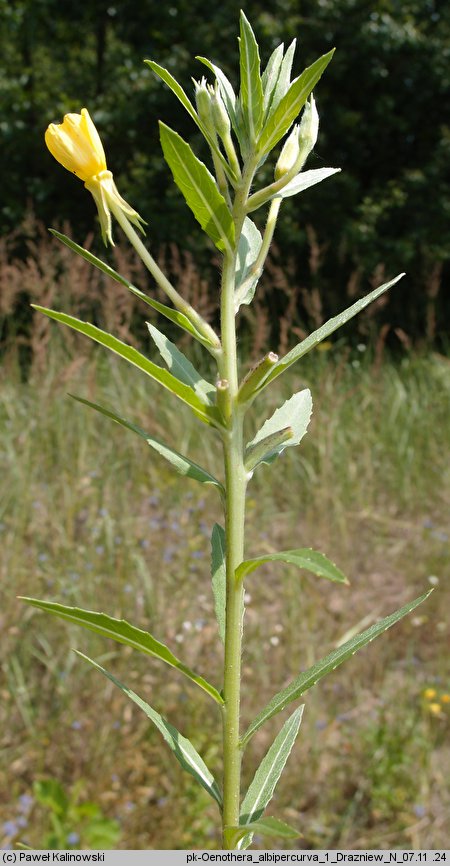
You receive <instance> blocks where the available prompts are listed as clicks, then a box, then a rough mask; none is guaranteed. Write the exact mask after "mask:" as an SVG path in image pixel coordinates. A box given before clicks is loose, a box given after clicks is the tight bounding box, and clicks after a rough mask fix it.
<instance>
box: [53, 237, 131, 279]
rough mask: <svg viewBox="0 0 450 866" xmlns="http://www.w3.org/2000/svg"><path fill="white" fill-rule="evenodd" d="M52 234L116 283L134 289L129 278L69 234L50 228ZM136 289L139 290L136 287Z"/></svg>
mask: <svg viewBox="0 0 450 866" xmlns="http://www.w3.org/2000/svg"><path fill="white" fill-rule="evenodd" d="M49 232H50V234H52V235H54V237H55V238H57V239H58V240H59V241H61V243H63V244H65V246H66V247H69V249H70V250H73V252H75V253H77V254H78V255H79V256H81V257H82V258H83V259H85V260H86V261H87V262H89V264H91V265H94V267H96V268H98V269H99V270H100V271H103V273H104V274H106V276H107V277H110V278H111V279H112V280H115V281H116V283H121V284H122V286H125V287H126V288H127V289H131V290H133V289H134V286H133V285H132V283H130V282H129V280H127V279H125V277H122V276H121V274H118V273H117V271H115V270H114V268H111V267H110V266H109V265H107V264H106V262H103V261H102V260H101V259H99V258H97V256H94V255H93V253H91V252H89V250H85V248H84V247H80V245H79V244H76V243H75V241H73V240H72V239H71V238H68V237H67V235H63V234H62V233H61V232H57V231H56V229H49ZM136 291H138V290H137V289H136Z"/></svg>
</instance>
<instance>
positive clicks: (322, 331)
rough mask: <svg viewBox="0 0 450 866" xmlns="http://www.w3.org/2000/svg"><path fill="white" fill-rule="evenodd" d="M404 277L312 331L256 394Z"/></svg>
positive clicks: (396, 278) (394, 280) (401, 275)
mask: <svg viewBox="0 0 450 866" xmlns="http://www.w3.org/2000/svg"><path fill="white" fill-rule="evenodd" d="M404 276H405V275H404V274H399V275H398V276H397V277H394V279H393V280H390V281H389V282H388V283H384V284H383V285H382V286H378V288H377V289H375V290H374V291H373V292H370V293H369V294H368V295H366V296H365V297H364V298H360V299H359V301H356V302H355V303H354V304H352V306H351V307H348V308H347V309H346V310H344V312H343V313H339V315H338V316H334V318H332V319H329V320H328V322H325V324H324V325H321V326H320V328H318V329H317V331H313V333H312V334H310V335H309V337H306V339H305V340H302V342H301V343H298V345H297V346H295V347H294V348H293V349H291V351H290V352H288V354H287V355H285V356H284V358H280V360H279V361H278V362H277V364H275V366H274V367H272V369H271V370H270V371H269V373H268V375H267V378H266V379H265V380H264V382H263V383H262V384H261V387H260V388H259V389H258V393H259V392H260V391H262V390H263V388H265V387H266V385H268V384H269V382H272V381H273V380H274V379H276V378H277V376H280V375H281V373H284V371H285V370H287V369H288V368H289V367H290V366H291V365H292V364H295V362H296V361H298V360H299V359H300V358H302V357H303V355H306V354H307V352H310V351H311V349H314V347H315V346H317V345H318V344H319V343H321V342H322V340H326V339H327V337H329V336H330V335H331V334H333V333H334V331H337V329H338V328H340V327H341V326H342V325H345V324H346V323H347V322H349V321H350V319H352V318H353V316H356V314H357V313H360V312H361V310H364V308H365V307H367V306H368V304H370V303H372V301H375V300H376V299H377V298H379V297H380V295H382V294H383V292H386V291H387V290H388V289H390V288H391V286H394V285H395V283H398V281H399V280H401V278H402V277H404Z"/></svg>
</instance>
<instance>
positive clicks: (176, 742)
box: [75, 650, 222, 806]
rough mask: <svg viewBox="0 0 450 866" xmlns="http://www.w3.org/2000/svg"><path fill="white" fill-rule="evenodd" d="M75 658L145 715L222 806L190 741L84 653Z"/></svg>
mask: <svg viewBox="0 0 450 866" xmlns="http://www.w3.org/2000/svg"><path fill="white" fill-rule="evenodd" d="M75 652H76V654H77V656H79V657H80V658H82V659H84V660H85V661H87V662H89V664H90V665H92V667H94V668H96V670H98V671H100V673H102V674H104V676H105V677H107V678H108V679H109V680H111V682H112V683H114V685H115V686H117V687H118V688H119V689H121V691H122V692H124V694H125V695H127V697H129V698H130V700H132V701H133V702H134V703H135V704H136V705H137V706H138V707H139V708H140V709H141V710H143V711H144V713H145V715H146V716H147V717H148V718H149V719H150V721H152V722H153V724H154V725H155V727H156V728H157V729H158V731H159V732H160V734H162V736H163V737H164V739H165V741H166V743H167V745H168V746H169V748H170V749H172V752H173V753H174V755H175V757H176V759H177V761H178V762H179V764H181V766H182V767H183V770H186V771H187V772H188V773H190V774H191V776H193V777H194V779H196V780H197V782H199V783H200V785H201V786H202V788H204V789H205V791H207V792H208V794H209V795H210V796H211V797H212V798H213V800H215V801H216V803H218V804H219V806H221V805H222V797H221V794H220V791H219V788H218V786H217V783H216V782H215V780H214V777H213V775H212V774H211V772H210V771H209V770H208V767H207V766H206V764H205V762H204V761H203V759H202V758H201V757H200V755H199V754H198V752H197V750H196V749H195V748H194V746H193V745H192V743H191V742H190V740H188V739H187V738H186V737H183V736H182V735H181V734H180V733H179V731H177V729H176V728H174V727H173V725H170V724H169V722H166V720H165V719H164V718H163V716H161V715H160V714H159V713H157V712H156V710H154V709H153V708H152V707H151V706H150V705H149V704H147V703H146V702H145V701H143V700H142V698H140V697H139V695H137V694H136V692H133V691H132V690H131V689H129V688H128V687H127V686H125V685H123V683H121V682H119V680H117V679H116V678H115V677H114V676H113V675H112V674H110V673H109V672H108V671H107V670H105V668H102V666H101V665H99V664H97V662H95V661H93V659H90V658H89V656H86V655H84V653H81V652H79V651H78V650H75Z"/></svg>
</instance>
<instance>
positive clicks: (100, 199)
mask: <svg viewBox="0 0 450 866" xmlns="http://www.w3.org/2000/svg"><path fill="white" fill-rule="evenodd" d="M45 143H46V145H47V147H48V149H49V151H50V153H51V154H52V156H54V157H55V159H56V160H57V161H58V162H60V163H61V165H63V166H64V168H66V169H67V171H70V172H72V174H75V175H76V176H77V177H79V178H80V180H82V181H84V185H85V187H86V189H88V190H89V192H90V193H92V195H93V197H94V200H95V203H96V205H97V209H98V215H99V218H100V225H101V229H102V237H103V240H104V242H105V244H106V243H107V242H108V241H109V242H110V243H111V244H113V239H112V234H111V212H112V213H113V214H115V215H116V216H117V211H120V212H122V213H123V214H124V215H125V217H127V218H128V219H129V220H130V222H132V223H134V225H136V226H137V227H138V228H139V229H141V231H142V223H143V222H144V220H143V219H142V217H140V216H139V214H138V213H137V212H136V211H135V210H134V209H133V208H132V207H130V205H129V204H127V202H126V201H124V199H123V198H122V197H121V196H120V195H119V192H118V190H117V187H116V185H115V183H114V180H113V176H112V172H110V171H108V169H107V167H106V157H105V151H104V149H103V145H102V142H101V138H100V136H99V134H98V132H97V129H96V127H95V125H94V123H93V122H92V120H91V118H90V116H89V112H88V110H87V108H82V109H81V114H66V115H65V117H64V120H63V122H62V123H51V124H50V126H49V127H48V129H47V131H46V133H45Z"/></svg>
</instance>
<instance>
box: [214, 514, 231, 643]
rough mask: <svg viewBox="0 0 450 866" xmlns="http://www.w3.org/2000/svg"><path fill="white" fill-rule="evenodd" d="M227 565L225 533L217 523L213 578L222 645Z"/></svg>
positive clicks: (215, 525) (223, 639)
mask: <svg viewBox="0 0 450 866" xmlns="http://www.w3.org/2000/svg"><path fill="white" fill-rule="evenodd" d="M225 563H226V561H225V532H224V530H223V529H222V527H221V526H219V524H218V523H215V524H214V527H213V531H212V535H211V576H212V588H213V593H214V609H215V612H216V619H217V624H218V626H219V634H220V638H221V640H222V643H225V620H226V602H227V576H226V565H225Z"/></svg>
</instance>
